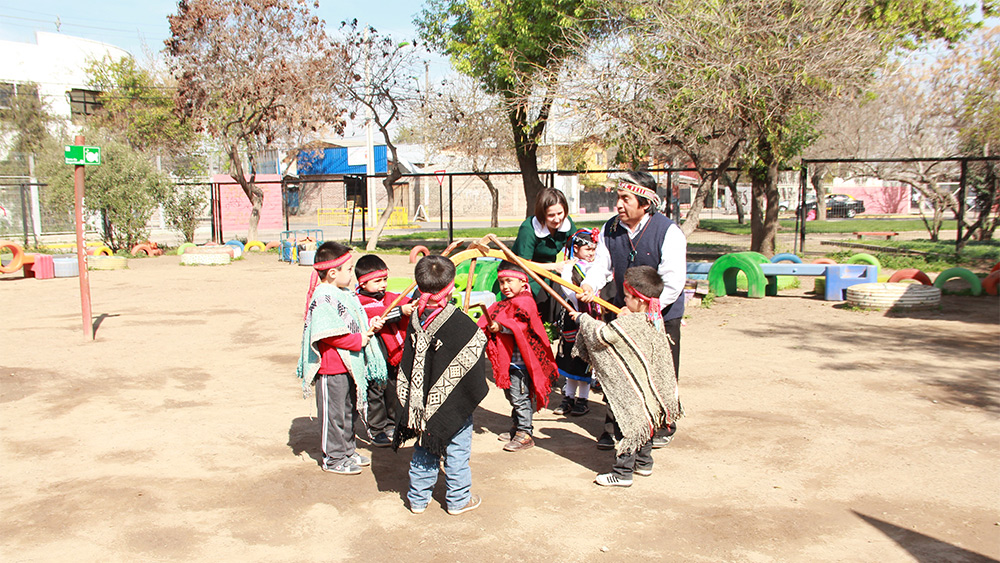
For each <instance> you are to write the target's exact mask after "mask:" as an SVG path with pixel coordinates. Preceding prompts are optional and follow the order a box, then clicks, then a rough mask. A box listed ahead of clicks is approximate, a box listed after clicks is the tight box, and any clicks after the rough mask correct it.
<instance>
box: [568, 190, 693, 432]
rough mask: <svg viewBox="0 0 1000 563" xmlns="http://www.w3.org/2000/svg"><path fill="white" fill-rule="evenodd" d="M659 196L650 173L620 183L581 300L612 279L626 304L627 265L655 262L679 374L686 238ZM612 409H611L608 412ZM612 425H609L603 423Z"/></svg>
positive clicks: (618, 302)
mask: <svg viewBox="0 0 1000 563" xmlns="http://www.w3.org/2000/svg"><path fill="white" fill-rule="evenodd" d="M659 204H660V198H659V196H658V195H657V194H656V180H655V179H654V178H653V177H652V176H650V175H649V174H648V173H646V172H638V171H632V172H627V173H625V174H624V176H623V177H622V178H621V179H620V180H619V182H618V201H617V203H616V204H615V209H616V210H617V211H618V215H617V216H616V217H612V218H611V219H609V220H608V222H607V223H605V224H604V227H603V228H602V229H601V232H600V235H598V238H597V252H596V256H595V258H594V263H593V264H592V265H591V267H590V270H589V271H588V273H587V277H586V278H584V280H583V282H582V283H581V284H580V288H581V289H582V291H581V292H580V293H579V294H578V295H577V298H578V299H579V300H580V301H584V302H590V301H593V300H594V296H595V294H596V293H597V292H599V291H600V290H601V288H602V287H604V285H605V284H606V283H607V282H608V281H609V278H611V279H612V280H613V281H614V284H615V297H614V300H613V303H614V305H616V306H619V307H624V303H625V293H624V290H623V288H622V284H623V283H624V281H625V270H627V269H629V268H631V267H633V266H651V267H653V268H656V271H657V272H658V273H659V274H660V277H661V278H662V279H663V292H662V293H661V294H660V303H667V306H666V307H664V309H663V310H662V314H663V325H664V330H665V331H666V333H667V335H669V336H670V340H671V346H670V352H671V354H672V355H673V359H674V370H675V373H674V376H675V377H676V376H677V375H678V373H679V371H678V369H679V368H678V366H679V365H680V355H681V318H682V317H683V316H684V282H685V280H686V278H687V239H686V238H685V237H684V233H683V232H681V229H680V227H679V226H678V225H677V224H676V223H674V222H673V221H671V220H670V219H669V218H667V217H666V216H665V215H663V214H662V213H657V212H656V209H657V207H659ZM609 412H610V411H609ZM605 426H606V427H607V426H608V425H607V424H606V425H605ZM676 429H677V428H676V425H674V424H671V425H670V426H669V427H668V428H667V431H666V433H665V435H663V436H656V437H655V438H653V447H654V448H656V447H663V446H665V445H667V443H668V442H670V439H671V437H672V436H673V434H674V432H675V431H676ZM598 447H599V448H601V449H611V448H613V447H614V440H613V439H612V438H611V436H610V434H609V432H608V431H607V430H606V431H605V433H604V434H602V435H601V437H600V439H598Z"/></svg>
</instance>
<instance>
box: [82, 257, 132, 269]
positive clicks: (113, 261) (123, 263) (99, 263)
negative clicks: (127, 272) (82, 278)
mask: <svg viewBox="0 0 1000 563" xmlns="http://www.w3.org/2000/svg"><path fill="white" fill-rule="evenodd" d="M127 267H128V258H125V257H124V256H96V255H95V256H88V257H87V269H88V270H124V269H125V268H127Z"/></svg>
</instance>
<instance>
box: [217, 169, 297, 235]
mask: <svg viewBox="0 0 1000 563" xmlns="http://www.w3.org/2000/svg"><path fill="white" fill-rule="evenodd" d="M212 182H213V183H215V184H220V185H219V193H220V203H221V206H222V230H223V232H225V233H227V236H228V233H230V232H232V231H237V232H246V230H247V225H248V224H249V222H250V209H251V206H250V200H249V199H247V196H246V194H244V193H243V188H241V187H240V185H239V184H237V183H236V180H234V179H233V178H232V177H231V176H229V175H226V174H216V175H215V176H212ZM257 185H258V186H259V187H260V188H261V189H262V190H264V206H263V207H262V208H261V210H260V223H259V224H258V225H257V228H258V229H261V230H264V229H278V230H280V229H283V228H284V225H285V222H284V219H283V217H282V210H281V176H279V175H277V174H258V175H257Z"/></svg>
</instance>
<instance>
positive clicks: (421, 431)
mask: <svg viewBox="0 0 1000 563" xmlns="http://www.w3.org/2000/svg"><path fill="white" fill-rule="evenodd" d="M417 317H418V315H416V314H414V315H412V316H411V317H410V326H409V328H407V330H406V340H405V342H404V343H403V357H402V360H401V361H400V362H399V375H398V376H397V380H396V395H397V397H398V398H399V407H398V410H397V412H396V420H397V423H396V432H395V435H394V436H393V439H392V447H393V448H394V449H399V446H400V445H402V444H403V442H405V441H407V440H409V439H410V438H414V437H418V436H419V439H420V445H421V446H422V447H424V448H426V449H427V450H428V451H430V452H431V453H433V454H436V455H439V456H443V455H445V453H446V451H445V450H446V449H447V447H448V444H449V443H450V442H451V439H452V438H453V437H454V436H455V434H456V433H457V432H458V431H459V430H460V429H461V428H462V426H463V425H464V424H465V421H466V420H468V418H469V417H470V416H472V413H473V412H474V411H475V410H476V407H477V406H478V405H479V403H480V402H481V401H482V400H483V399H484V398H485V397H486V394H487V393H488V392H489V387H488V386H487V385H486V372H487V369H488V368H487V367H486V366H487V364H486V358H485V356H484V355H483V349H484V347H485V346H486V336H485V335H484V334H483V333H482V331H480V330H479V329H478V327H476V323H475V322H474V321H473V320H472V319H470V318H469V317H468V316H467V315H465V314H464V313H462V312H461V311H460V310H458V309H457V308H455V306H454V305H451V304H448V305H446V306H445V307H444V309H443V310H442V311H441V312H440V313H438V315H437V316H435V317H434V319H433V320H431V322H430V324H429V325H427V328H426V329H424V328H423V327H422V326H421V324H420V320H419V319H418V318H417Z"/></svg>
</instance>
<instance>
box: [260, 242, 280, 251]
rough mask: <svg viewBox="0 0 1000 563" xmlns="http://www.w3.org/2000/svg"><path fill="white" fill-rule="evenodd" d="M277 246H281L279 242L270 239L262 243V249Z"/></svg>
mask: <svg viewBox="0 0 1000 563" xmlns="http://www.w3.org/2000/svg"><path fill="white" fill-rule="evenodd" d="M279 246H281V243H280V242H278V241H276V240H272V241H271V242H269V243H267V244H265V245H264V250H271V249H272V248H278V247H279Z"/></svg>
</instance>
